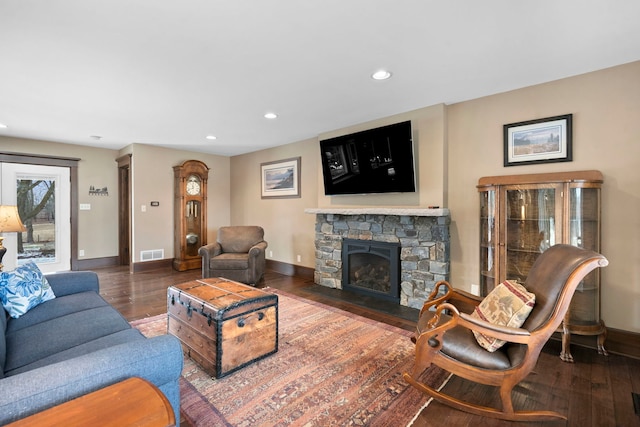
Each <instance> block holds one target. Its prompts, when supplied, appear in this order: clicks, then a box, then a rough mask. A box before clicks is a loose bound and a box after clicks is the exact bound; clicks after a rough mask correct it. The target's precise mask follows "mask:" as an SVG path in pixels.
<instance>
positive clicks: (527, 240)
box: [503, 186, 562, 283]
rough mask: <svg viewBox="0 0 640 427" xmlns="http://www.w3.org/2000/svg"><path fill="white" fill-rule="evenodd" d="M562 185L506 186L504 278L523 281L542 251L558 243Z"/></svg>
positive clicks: (559, 238)
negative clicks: (559, 199) (559, 198)
mask: <svg viewBox="0 0 640 427" xmlns="http://www.w3.org/2000/svg"><path fill="white" fill-rule="evenodd" d="M559 193H560V189H559V188H557V187H553V186H549V187H548V188H545V187H542V186H536V187H535V188H534V187H531V188H527V187H525V186H519V187H517V188H512V189H511V188H507V189H506V192H505V195H506V198H505V208H506V215H505V217H506V219H505V220H506V227H505V230H506V236H505V246H506V247H505V251H506V256H505V257H504V260H505V261H506V266H505V268H504V269H503V271H505V272H506V273H505V275H504V277H503V279H508V280H517V281H519V282H521V283H524V281H525V280H526V278H527V276H528V275H529V270H530V269H531V266H532V265H533V263H534V262H535V260H536V259H537V258H538V256H540V254H541V253H542V252H544V251H545V250H547V249H549V248H550V247H551V246H553V245H555V244H556V243H560V241H561V240H562V236H561V235H558V234H557V233H558V228H557V227H558V226H559V225H558V221H559V220H560V219H561V218H562V210H561V206H562V204H561V203H560V202H559V201H558V200H557V196H558V194H559Z"/></svg>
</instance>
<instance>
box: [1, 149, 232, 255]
mask: <svg viewBox="0 0 640 427" xmlns="http://www.w3.org/2000/svg"><path fill="white" fill-rule="evenodd" d="M0 151H6V152H14V153H26V154H40V155H51V156H59V157H71V158H79V159H80V161H79V162H78V203H89V204H91V210H89V211H85V210H83V211H78V249H79V250H84V256H82V257H78V259H80V260H84V259H94V258H104V257H113V256H117V255H118V164H117V163H116V159H117V158H118V157H120V156H121V155H124V154H131V155H132V200H131V205H132V223H131V228H132V230H133V233H132V244H131V254H132V257H133V261H134V262H139V261H140V251H143V250H152V249H163V250H164V256H165V258H167V259H171V258H173V251H174V248H173V166H175V165H178V164H180V163H182V162H184V161H185V160H190V159H197V160H201V161H203V162H204V163H205V164H207V166H209V169H210V170H209V182H208V188H209V190H208V200H207V202H208V215H207V222H208V224H209V234H208V239H209V241H212V240H215V237H216V233H215V230H216V229H217V228H218V227H219V226H221V225H227V224H229V222H230V219H229V218H230V205H229V199H230V197H229V194H230V193H229V192H230V184H229V165H230V159H229V158H228V157H222V156H214V155H206V154H200V153H191V152H188V151H179V150H171V149H166V148H159V147H152V146H149V145H142V144H133V145H130V146H128V147H126V148H124V149H122V150H120V151H116V150H105V149H100V148H93V147H85V146H79V145H70V144H60V143H55V142H48V141H36V140H29V139H18V138H5V137H0ZM91 185H93V186H95V187H107V188H108V189H109V195H108V196H89V187H90V186H91ZM151 201H158V202H160V206H158V207H151ZM142 205H145V206H146V212H142V209H141V206H142Z"/></svg>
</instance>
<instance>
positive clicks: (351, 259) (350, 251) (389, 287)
mask: <svg viewBox="0 0 640 427" xmlns="http://www.w3.org/2000/svg"><path fill="white" fill-rule="evenodd" d="M399 284H400V244H399V243H388V242H377V241H372V240H354V239H343V240H342V289H344V290H350V291H353V292H357V293H360V294H363V295H369V296H373V297H376V298H380V299H384V300H387V301H392V302H395V303H399V302H400V286H399Z"/></svg>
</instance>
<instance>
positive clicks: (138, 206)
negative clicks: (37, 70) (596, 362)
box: [0, 49, 640, 357]
mask: <svg viewBox="0 0 640 427" xmlns="http://www.w3.org/2000/svg"><path fill="white" fill-rule="evenodd" d="M569 50H570V49H569ZM568 54H569V56H570V52H569V53H568ZM639 76H640V61H638V60H635V61H634V62H628V63H624V64H620V65H616V66H613V67H608V68H603V69H595V70H590V71H589V72H585V73H582V74H579V75H574V76H570V77H566V78H562V79H553V80H550V81H549V80H542V81H540V82H539V83H538V84H533V85H530V86H526V87H520V88H515V89H509V90H505V91H501V92H499V93H495V94H491V95H487V96H480V97H474V98H472V99H467V100H461V101H458V102H453V103H449V102H446V101H445V100H444V99H443V100H440V101H439V102H437V103H435V104H425V105H421V106H418V107H417V108H414V109H410V110H402V111H397V112H395V113H393V114H390V115H386V116H383V117H382V118H377V119H371V120H363V121H360V122H353V123H350V124H348V125H345V126H342V127H339V128H335V129H325V130H324V131H323V132H319V133H317V134H315V135H311V136H309V137H306V138H303V139H300V140H291V141H282V145H278V146H275V147H270V148H264V149H258V150H255V151H251V152H247V153H243V154H238V155H232V156H226V155H216V154H206V153H201V152H196V151H186V150H181V149H178V148H167V147H161V146H154V145H151V144H146V143H138V142H132V143H130V144H129V145H127V146H126V147H124V148H122V149H107V148H99V147H98V146H88V145H76V144H68V143H62V142H55V141H51V140H47V139H46V138H42V139H29V138H20V137H15V136H8V135H7V133H6V131H3V130H2V129H0V151H1V152H2V153H24V154H32V155H37V156H44V157H47V156H52V157H56V158H60V157H63V158H74V159H80V160H79V162H78V169H77V173H78V177H77V184H78V200H77V203H78V204H87V205H90V207H91V208H90V210H81V211H78V212H77V225H78V235H77V249H78V250H79V251H82V252H81V254H82V255H81V254H80V253H79V254H74V255H73V256H74V257H76V259H77V262H78V265H80V266H81V267H82V269H90V268H92V267H93V266H98V267H99V266H108V265H117V264H118V263H119V253H118V251H119V231H120V229H119V222H118V212H119V205H118V203H119V198H118V197H117V193H118V191H117V189H118V185H119V172H118V164H117V159H119V158H121V157H122V156H127V155H131V172H132V174H131V183H130V184H131V200H130V206H131V218H130V220H131V224H130V225H131V248H130V249H131V252H130V253H131V259H130V261H131V264H132V266H133V267H132V268H138V269H145V268H146V267H145V264H146V262H145V261H142V259H141V255H140V254H141V252H143V251H150V250H162V252H163V257H162V258H161V259H160V260H156V261H153V262H158V261H159V262H161V263H162V262H170V261H171V260H172V259H173V257H174V226H173V221H174V218H173V216H174V215H173V212H174V211H173V203H174V189H173V188H174V187H173V186H174V183H173V167H174V166H176V165H178V164H181V163H182V162H184V161H186V160H190V159H197V160H200V161H202V162H204V163H205V164H206V165H207V166H208V167H209V180H208V200H207V204H208V218H207V222H208V235H207V240H208V241H210V242H213V241H215V239H216V232H217V229H218V228H219V227H221V226H225V225H248V224H257V225H260V226H262V227H263V228H264V230H265V240H267V241H268V242H269V247H268V251H267V259H268V262H270V263H271V265H272V266H273V267H276V268H281V269H290V270H293V271H296V272H297V273H301V274H309V273H310V272H311V274H312V271H313V270H314V268H315V247H314V240H315V234H316V232H315V215H312V214H309V213H305V209H309V208H341V207H357V208H361V207H389V208H397V207H402V208H426V207H428V206H440V207H444V208H447V209H449V211H450V213H451V225H450V232H451V247H450V266H449V271H450V280H451V282H452V283H453V284H454V285H455V286H457V287H460V288H462V289H465V290H471V285H472V284H476V283H478V280H479V276H480V267H479V263H478V259H479V253H478V248H479V236H480V224H479V208H478V205H479V203H478V201H479V195H478V191H477V188H476V185H477V184H478V180H479V179H480V178H481V177H483V176H494V175H511V174H533V173H551V172H565V171H581V170H599V171H601V172H602V174H603V175H604V183H603V186H602V205H601V206H602V211H601V215H602V225H601V251H602V253H603V254H604V255H605V256H606V257H607V258H608V260H609V262H610V264H609V266H608V267H607V268H606V269H603V270H602V273H601V274H602V276H601V283H602V296H601V317H602V319H603V320H604V321H605V322H606V325H607V327H608V329H609V331H610V332H609V333H610V336H609V340H610V342H611V345H609V346H608V349H609V350H610V351H618V352H622V353H625V354H630V355H633V356H634V357H639V355H640V350H639V349H638V344H637V343H638V342H639V336H638V334H640V315H639V313H640V287H639V286H638V280H640V263H639V262H638V251H639V250H640V249H639V247H638V243H639V242H640V238H638V236H639V235H640V223H639V222H638V219H637V213H638V212H640V172H639V171H638V167H637V163H638V162H637V161H638V159H640V144H638V143H637V141H636V136H637V135H640V122H639V121H638V120H637V117H638V114H639V113H640V77H639ZM1 102H2V101H0V103H1ZM3 110H4V109H3ZM562 114H572V115H573V159H572V161H571V162H560V163H545V164H531V165H521V166H515V167H505V166H504V163H503V155H504V151H503V150H504V146H503V126H504V125H505V124H509V123H516V122H521V121H527V120H534V119H540V118H545V117H552V116H557V115H562ZM405 120H410V121H411V123H412V126H413V135H414V147H415V153H416V170H417V172H418V173H417V191H416V192H415V193H403V194H386V195H371V194H370V195H354V196H340V197H335V196H334V197H331V196H325V194H324V188H323V180H322V169H321V161H320V156H321V153H320V148H319V141H320V140H323V139H326V138H330V137H334V136H339V135H344V134H348V133H352V132H357V131H361V130H366V129H370V128H374V127H378V126H382V125H387V124H392V123H396V122H400V121H405ZM3 121H6V119H5V118H4V117H0V122H3ZM6 124H7V126H8V129H11V123H6ZM3 132H4V133H3ZM297 157H300V159H301V167H300V177H301V181H300V197H298V198H285V199H266V198H262V197H261V172H260V166H261V164H263V163H266V162H272V161H279V160H283V159H290V158H297ZM92 186H96V187H100V188H103V187H104V188H108V189H109V193H108V195H106V196H95V195H91V194H89V191H88V190H89V188H90V187H92ZM152 201H153V202H158V203H157V206H152V205H151V202H152ZM143 206H144V209H143ZM153 262H152V263H153ZM5 263H6V264H7V265H9V263H8V262H5Z"/></svg>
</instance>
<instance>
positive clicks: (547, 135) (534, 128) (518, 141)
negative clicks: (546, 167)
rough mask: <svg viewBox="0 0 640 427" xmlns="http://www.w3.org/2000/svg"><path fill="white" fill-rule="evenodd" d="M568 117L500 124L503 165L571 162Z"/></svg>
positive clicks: (569, 115) (570, 137)
mask: <svg viewBox="0 0 640 427" xmlns="http://www.w3.org/2000/svg"><path fill="white" fill-rule="evenodd" d="M572 116H573V115H572V114H565V115H563V116H555V117H547V118H544V119H537V120H530V121H527V122H519V123H511V124H508V125H504V166H516V165H521V164H530V163H555V162H570V161H571V160H572V145H571V139H572V134H571V120H572Z"/></svg>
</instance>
